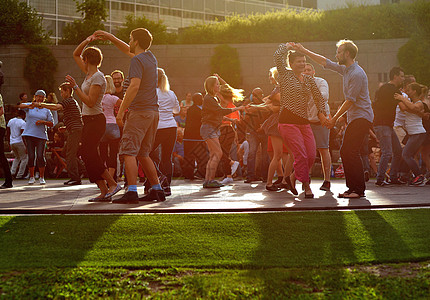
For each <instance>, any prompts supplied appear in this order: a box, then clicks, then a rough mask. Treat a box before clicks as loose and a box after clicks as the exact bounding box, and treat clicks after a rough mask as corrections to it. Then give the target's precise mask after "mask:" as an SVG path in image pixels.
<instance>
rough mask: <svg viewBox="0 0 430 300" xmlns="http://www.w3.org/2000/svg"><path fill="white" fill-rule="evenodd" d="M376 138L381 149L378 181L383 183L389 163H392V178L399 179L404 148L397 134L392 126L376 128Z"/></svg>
mask: <svg viewBox="0 0 430 300" xmlns="http://www.w3.org/2000/svg"><path fill="white" fill-rule="evenodd" d="M374 129H375V134H376V137H377V138H378V140H379V146H380V147H381V159H380V161H379V167H378V175H377V176H376V180H377V181H383V180H384V178H385V172H386V171H387V168H388V163H389V162H390V161H391V169H390V177H391V178H397V177H398V174H397V173H398V172H399V168H400V163H401V161H402V147H401V146H400V142H399V139H398V138H397V134H396V133H395V132H394V129H393V127H391V126H380V125H378V126H374Z"/></svg>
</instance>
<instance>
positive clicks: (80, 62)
mask: <svg viewBox="0 0 430 300" xmlns="http://www.w3.org/2000/svg"><path fill="white" fill-rule="evenodd" d="M95 39H96V37H95V35H90V36H89V37H87V38H86V39H85V40H83V41H82V43H80V44H79V45H78V46H77V47H76V48H75V51H73V59H74V60H75V62H76V64H77V65H78V67H79V68H80V69H81V70H82V72H84V73H86V72H87V71H86V70H85V64H84V61H83V60H82V57H81V54H82V51H84V49H85V47H86V46H87V45H88V44H89V43H91V42H92V41H94V40H95Z"/></svg>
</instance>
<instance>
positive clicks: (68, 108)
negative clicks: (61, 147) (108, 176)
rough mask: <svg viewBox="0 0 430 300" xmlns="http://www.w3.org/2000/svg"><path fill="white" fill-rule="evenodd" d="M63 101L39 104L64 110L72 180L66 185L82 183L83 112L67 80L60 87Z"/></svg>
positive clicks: (68, 162)
mask: <svg viewBox="0 0 430 300" xmlns="http://www.w3.org/2000/svg"><path fill="white" fill-rule="evenodd" d="M59 89H60V93H61V97H62V98H63V101H61V102H60V103H58V104H53V103H40V104H39V106H40V107H43V108H47V109H49V110H64V124H65V125H66V130H67V143H66V145H67V151H66V163H67V173H68V174H69V176H70V180H68V181H66V182H64V184H65V185H80V184H81V174H80V172H79V159H78V149H79V143H80V141H81V136H82V128H83V122H82V113H81V109H80V108H79V105H78V102H77V101H76V100H75V99H74V98H73V89H72V86H71V85H70V84H69V83H67V82H65V83H62V84H61V85H60V87H59Z"/></svg>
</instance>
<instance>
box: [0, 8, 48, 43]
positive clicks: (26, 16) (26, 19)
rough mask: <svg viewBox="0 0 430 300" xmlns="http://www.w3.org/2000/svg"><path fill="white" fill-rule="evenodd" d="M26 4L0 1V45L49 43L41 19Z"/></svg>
mask: <svg viewBox="0 0 430 300" xmlns="http://www.w3.org/2000/svg"><path fill="white" fill-rule="evenodd" d="M26 2H27V1H18V0H0V7H1V13H0V45H8V44H44V43H48V42H49V36H48V34H47V33H46V32H45V30H44V29H43V26H42V17H40V16H38V15H37V12H36V10H34V9H33V8H31V7H30V6H28V5H27V3H26Z"/></svg>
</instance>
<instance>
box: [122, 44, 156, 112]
mask: <svg viewBox="0 0 430 300" xmlns="http://www.w3.org/2000/svg"><path fill="white" fill-rule="evenodd" d="M129 78H130V79H131V78H139V79H140V86H139V91H138V92H137V94H136V97H135V98H134V99H133V101H132V102H131V105H130V108H129V109H130V110H135V111H142V110H143V111H145V110H152V111H158V98H157V80H158V74H157V59H156V58H155V56H154V55H153V54H152V52H151V51H149V50H148V51H145V52H143V53H140V54H138V55H136V56H135V57H133V58H132V59H131V62H130V71H129Z"/></svg>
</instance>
